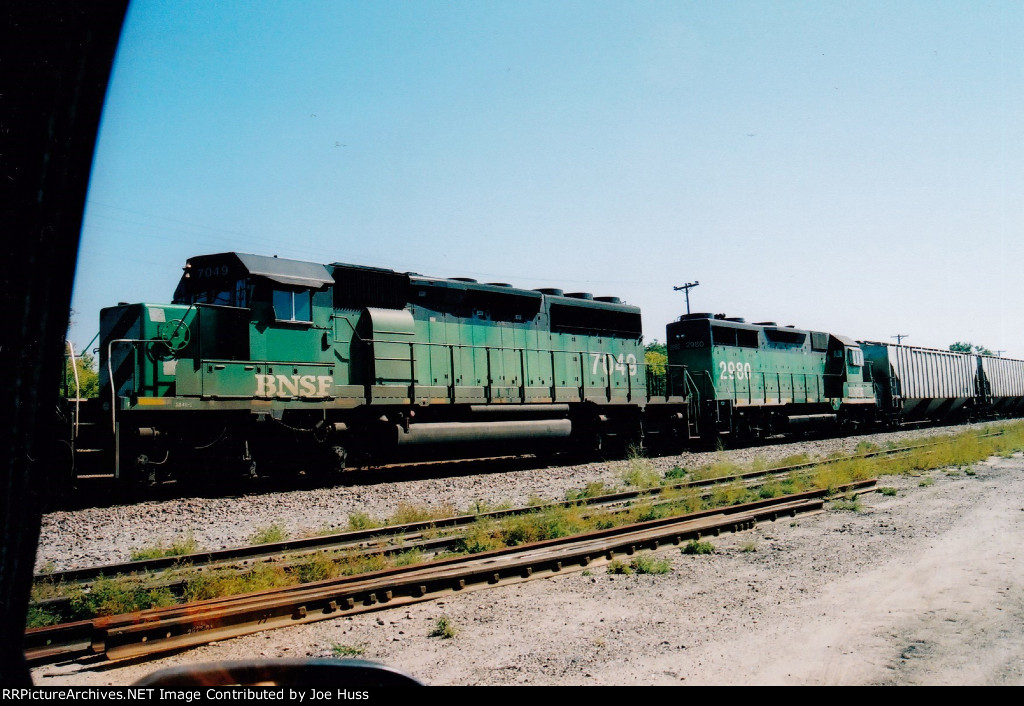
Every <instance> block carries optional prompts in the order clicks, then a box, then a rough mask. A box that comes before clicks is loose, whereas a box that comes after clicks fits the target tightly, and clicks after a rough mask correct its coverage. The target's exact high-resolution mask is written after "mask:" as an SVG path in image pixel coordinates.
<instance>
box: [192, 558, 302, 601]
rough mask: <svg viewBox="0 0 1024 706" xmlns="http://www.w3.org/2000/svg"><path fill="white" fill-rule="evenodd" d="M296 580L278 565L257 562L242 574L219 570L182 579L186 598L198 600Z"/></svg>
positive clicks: (234, 594)
mask: <svg viewBox="0 0 1024 706" xmlns="http://www.w3.org/2000/svg"><path fill="white" fill-rule="evenodd" d="M295 581H296V578H294V577H290V576H289V575H288V574H287V573H286V572H285V570H284V568H282V567H280V566H274V565H271V564H258V565H256V566H254V567H253V568H252V569H250V570H249V571H245V572H241V573H239V572H236V571H220V572H213V573H209V574H199V575H198V576H194V577H192V578H190V579H188V580H187V581H186V582H185V587H184V589H183V591H182V595H183V597H184V598H185V600H186V601H201V600H206V599H207V598H219V597H221V596H236V595H238V594H241V593H252V592H253V591H262V590H265V589H268V588H278V587H280V586H289V585H292V584H294V583H295Z"/></svg>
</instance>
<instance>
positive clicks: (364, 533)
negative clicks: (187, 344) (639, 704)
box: [35, 442, 940, 605]
mask: <svg viewBox="0 0 1024 706" xmlns="http://www.w3.org/2000/svg"><path fill="white" fill-rule="evenodd" d="M938 443H940V442H932V443H930V444H917V445H913V446H903V447H898V448H895V449H883V450H879V451H871V452H867V453H863V454H854V455H850V456H842V457H837V458H830V459H821V460H817V461H808V462H805V463H798V464H792V465H788V466H775V467H772V468H766V469H762V470H758V471H748V472H745V473H734V474H728V475H723V476H716V477H713V478H702V479H699V480H691V481H682V482H679V483H675V484H672V485H666V486H662V487H658V488H649V489H642V490H627V491H621V492H617V493H607V494H605V495H599V496H593V497H590V498H579V499H576V500H563V501H558V502H554V503H549V504H546V505H532V506H528V507H518V508H510V509H505V510H493V511H489V512H482V513H478V514H473V515H455V516H452V517H446V518H438V519H433V520H423V521H419V522H409V523H405V524H401V525H390V526H386V527H374V528H369V529H363V530H352V531H347V532H339V533H336V534H330V535H322V536H317V537H305V538H301V539H288V540H283V541H280V542H271V543H267V544H260V545H251V546H242V547H231V548H227V549H219V550H213V551H206V552H196V553H193V554H185V555H178V556H169V557H158V558H154V559H145V560H141V561H126V562H118V563H112V564H104V565H101V566H90V567H83V568H80V569H67V570H64V571H54V572H49V573H45V574H36V575H35V581H46V582H48V583H51V584H59V583H86V582H90V581H94V580H96V579H97V578H100V577H106V578H111V577H113V576H132V575H145V574H151V573H154V572H159V571H165V570H168V569H177V568H183V567H187V568H190V569H193V570H195V569H199V568H201V567H209V568H213V567H215V566H216V565H218V564H220V565H224V564H229V563H232V562H239V561H243V562H258V561H265V560H267V559H271V558H278V557H281V556H283V555H301V554H304V553H306V554H308V553H314V552H325V551H334V550H339V551H340V550H345V549H352V548H355V549H360V548H365V547H369V546H380V545H381V544H382V542H381V540H382V539H387V538H391V537H398V536H404V537H405V538H408V537H409V536H415V535H418V534H419V533H422V532H424V531H427V530H436V529H447V528H452V527H461V526H467V525H470V524H472V523H474V522H476V521H477V520H479V519H501V518H503V517H511V516H515V515H521V514H526V513H529V512H537V511H540V510H545V509H549V508H556V507H577V506H580V505H587V506H600V505H610V504H615V503H622V502H627V501H630V500H634V499H637V498H641V497H645V496H652V497H653V496H656V495H659V494H662V493H664V492H665V491H669V490H685V489H687V488H704V487H707V486H712V485H718V484H722V483H728V482H733V481H743V482H745V481H750V480H757V479H760V478H764V477H766V476H771V475H780V474H784V473H790V472H793V471H799V470H805V469H809V468H813V467H815V466H822V465H827V464H834V463H839V462H842V461H856V460H859V459H865V458H873V457H876V456H888V455H895V454H899V453H905V452H909V451H914V450H917V449H922V448H927V447H929V446H933V445H936V444H938ZM406 548H408V547H406ZM42 604H43V602H40V605H42Z"/></svg>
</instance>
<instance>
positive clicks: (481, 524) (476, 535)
mask: <svg viewBox="0 0 1024 706" xmlns="http://www.w3.org/2000/svg"><path fill="white" fill-rule="evenodd" d="M500 538H501V530H500V528H499V527H498V525H497V523H495V522H494V521H493V520H490V519H478V520H477V521H476V522H474V523H473V524H472V526H470V528H469V529H468V530H466V534H465V536H463V537H462V539H461V540H460V542H459V543H460V544H461V548H462V549H463V550H464V551H466V552H468V553H470V554H476V553H478V552H486V551H490V550H491V549H498V548H500V547H501V546H503V543H502V541H501V539H500Z"/></svg>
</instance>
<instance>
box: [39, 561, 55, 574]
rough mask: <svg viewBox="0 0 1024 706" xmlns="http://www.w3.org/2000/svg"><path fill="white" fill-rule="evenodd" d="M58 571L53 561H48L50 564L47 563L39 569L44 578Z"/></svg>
mask: <svg viewBox="0 0 1024 706" xmlns="http://www.w3.org/2000/svg"><path fill="white" fill-rule="evenodd" d="M56 570H57V565H56V564H54V563H53V562H52V561H48V562H46V563H45V564H43V565H42V566H40V567H39V573H40V574H42V575H43V576H45V575H46V574H52V573H53V572H54V571H56Z"/></svg>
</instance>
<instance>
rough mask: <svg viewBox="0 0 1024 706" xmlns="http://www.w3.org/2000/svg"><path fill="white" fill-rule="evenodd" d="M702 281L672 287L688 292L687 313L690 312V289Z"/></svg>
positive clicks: (675, 289) (676, 290) (674, 289)
mask: <svg viewBox="0 0 1024 706" xmlns="http://www.w3.org/2000/svg"><path fill="white" fill-rule="evenodd" d="M698 284H700V282H687V283H686V284H684V285H683V286H682V287H672V290H673V291H675V292H678V291H680V290H682V291H683V292H685V293H686V313H687V314H689V313H690V290H691V289H693V288H694V287H696V286H697V285H698Z"/></svg>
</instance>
